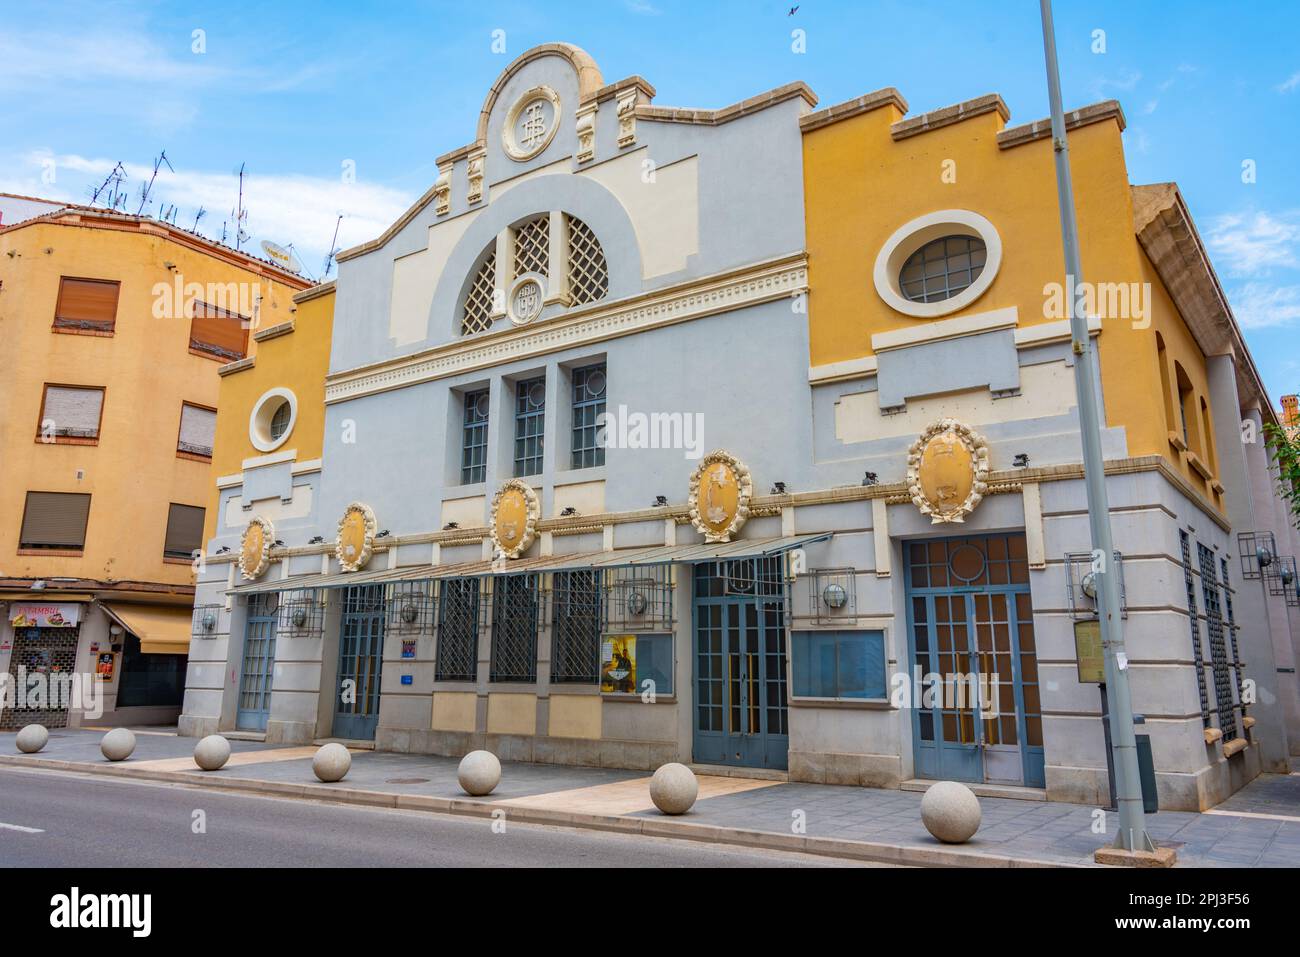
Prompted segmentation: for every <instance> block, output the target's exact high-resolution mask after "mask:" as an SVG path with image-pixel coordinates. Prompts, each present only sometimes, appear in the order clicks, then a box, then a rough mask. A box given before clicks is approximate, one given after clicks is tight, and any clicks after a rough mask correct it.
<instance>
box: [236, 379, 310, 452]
mask: <svg viewBox="0 0 1300 957" xmlns="http://www.w3.org/2000/svg"><path fill="white" fill-rule="evenodd" d="M297 420H298V397H297V396H295V395H294V394H293V393H292V392H291V391H290V390H288V389H271V390H269V391H268V392H266V393H264V394H263V395H262V397H261V398H260V399H258V400H257V402H256V403H255V404H254V405H253V411H252V414H251V415H249V417H248V439H249V441H250V442H252V443H253V448H255V449H257V450H258V451H259V452H274V451H275V450H276V449H278V448H279V447H280V446H282V445H283V444H284V443H285V442H286V441H287V440H288V438H289V436H290V435H291V434H292V433H293V426H294V423H295V422H296V421H297Z"/></svg>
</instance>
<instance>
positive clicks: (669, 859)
mask: <svg viewBox="0 0 1300 957" xmlns="http://www.w3.org/2000/svg"><path fill="white" fill-rule="evenodd" d="M196 811H201V812H202V814H203V824H204V830H203V832H202V833H197V834H196V833H195V832H194V831H195V829H194V820H195V812H196ZM492 824H493V822H492V821H490V820H484V819H481V818H466V817H454V816H451V815H445V814H427V813H423V812H419V811H397V810H384V809H379V808H368V807H352V806H348V805H339V804H322V803H318V802H314V801H302V802H292V803H291V802H288V801H280V800H275V799H273V798H265V797H257V796H250V795H244V794H237V793H229V792H223V791H215V790H206V789H204V790H196V789H193V788H187V787H183V786H177V785H169V784H154V783H151V782H143V781H133V780H117V779H113V778H105V777H103V776H102V775H89V774H75V773H68V772H60V771H37V770H26V769H14V768H0V867H76V868H86V867H337V868H354V867H626V866H629V865H633V866H636V867H830V866H864V865H862V864H861V863H860V862H854V861H842V860H835V859H833V858H824V857H814V856H812V855H808V854H790V853H785V852H781V851H770V850H762V849H751V848H735V847H727V846H717V845H711V844H700V843H697V842H694V841H674V840H669V839H666V838H647V837H641V836H629V835H623V834H601V833H597V832H594V831H586V830H576V829H570V828H559V827H547V826H542V825H535V824H517V823H513V822H510V821H507V822H506V826H505V829H504V831H500V830H498V831H494V830H493V827H492ZM13 828H22V830H14V829H13ZM877 866H879V865H877Z"/></svg>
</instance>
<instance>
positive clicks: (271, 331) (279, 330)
mask: <svg viewBox="0 0 1300 957" xmlns="http://www.w3.org/2000/svg"><path fill="white" fill-rule="evenodd" d="M293 330H294V324H293V320H292V319H290V320H288V321H287V322H279V323H276V324H275V325H274V326H267V327H266V328H265V329H259V330H257V332H255V333H253V338H254V339H256V340H257V341H258V342H265V341H266V340H267V339H277V338H279V337H280V336H287V335H288V334H289V333H291V332H293Z"/></svg>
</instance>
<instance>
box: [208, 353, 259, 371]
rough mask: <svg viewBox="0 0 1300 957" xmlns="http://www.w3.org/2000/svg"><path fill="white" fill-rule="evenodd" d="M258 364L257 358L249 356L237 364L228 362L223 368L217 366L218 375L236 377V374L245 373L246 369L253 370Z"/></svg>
mask: <svg viewBox="0 0 1300 957" xmlns="http://www.w3.org/2000/svg"><path fill="white" fill-rule="evenodd" d="M256 364H257V356H248V357H246V358H244V359H239V360H238V361H236V362H227V363H226V364H225V365H223V366H217V375H219V376H227V375H234V374H235V373H236V372H243V371H244V370H245V369H251V368H253V366H254V365H256Z"/></svg>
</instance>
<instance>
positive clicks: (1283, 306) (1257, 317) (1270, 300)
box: [1228, 282, 1300, 329]
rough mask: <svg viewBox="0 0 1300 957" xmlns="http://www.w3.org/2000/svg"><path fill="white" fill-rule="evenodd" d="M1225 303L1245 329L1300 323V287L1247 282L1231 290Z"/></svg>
mask: <svg viewBox="0 0 1300 957" xmlns="http://www.w3.org/2000/svg"><path fill="white" fill-rule="evenodd" d="M1228 300H1229V301H1230V302H1231V303H1232V311H1233V314H1234V315H1236V317H1237V321H1238V322H1239V323H1241V325H1242V327H1243V328H1246V329H1262V328H1265V327H1268V326H1289V325H1294V324H1296V323H1300V286H1272V285H1269V284H1267V283H1259V282H1249V283H1246V284H1245V285H1244V286H1242V287H1241V288H1239V289H1236V290H1233V292H1232V294H1231V295H1229V297H1228Z"/></svg>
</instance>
